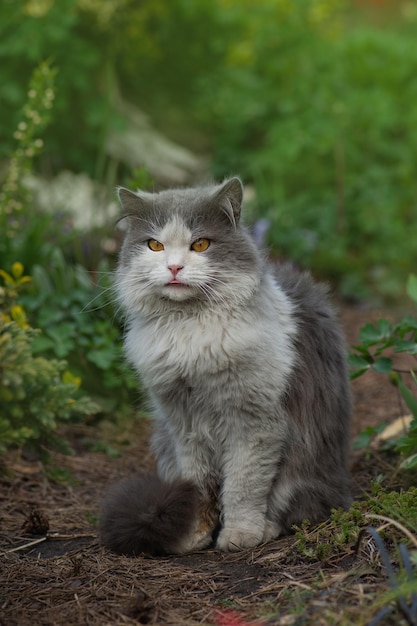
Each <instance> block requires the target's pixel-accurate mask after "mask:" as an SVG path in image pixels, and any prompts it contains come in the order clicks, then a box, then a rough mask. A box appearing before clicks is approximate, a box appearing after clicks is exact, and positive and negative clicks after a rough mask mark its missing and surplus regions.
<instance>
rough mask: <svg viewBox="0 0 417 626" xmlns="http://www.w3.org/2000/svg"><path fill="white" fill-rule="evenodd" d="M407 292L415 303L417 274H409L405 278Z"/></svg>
mask: <svg viewBox="0 0 417 626" xmlns="http://www.w3.org/2000/svg"><path fill="white" fill-rule="evenodd" d="M406 289H407V294H408V295H409V296H410V298H411V299H412V300H413V301H414V302H415V303H416V304H417V276H416V275H415V274H410V276H409V277H408V280H407V286H406Z"/></svg>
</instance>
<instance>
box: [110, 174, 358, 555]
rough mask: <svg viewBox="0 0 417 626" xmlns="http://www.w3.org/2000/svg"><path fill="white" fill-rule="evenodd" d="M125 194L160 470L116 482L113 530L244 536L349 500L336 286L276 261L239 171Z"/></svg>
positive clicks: (132, 320)
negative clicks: (264, 249) (246, 216)
mask: <svg viewBox="0 0 417 626" xmlns="http://www.w3.org/2000/svg"><path fill="white" fill-rule="evenodd" d="M119 198H120V201H121V204H122V207H123V216H124V217H125V218H126V221H127V231H126V235H125V240H124V244H123V247H122V250H121V254H120V261H119V266H118V270H117V292H118V298H119V301H120V303H121V304H122V306H123V308H124V310H125V312H126V318H127V333H126V338H125V347H126V352H127V356H128V359H129V361H130V362H131V363H132V364H133V366H134V367H135V368H136V370H137V371H138V373H139V374H140V377H141V379H142V381H143V383H144V385H145V387H146V388H147V389H148V391H149V395H150V399H151V402H152V407H153V414H154V418H155V421H154V433H153V438H152V448H153V451H154V453H155V456H156V460H157V473H158V477H154V476H153V477H152V476H150V477H146V476H145V477H144V476H139V477H134V478H130V479H127V480H125V481H122V482H121V483H120V484H118V485H115V486H114V487H113V488H111V489H110V491H109V493H108V495H107V499H106V500H105V502H104V506H103V511H102V517H101V539H102V542H103V544H104V545H106V546H107V547H109V548H111V549H113V550H115V551H116V552H119V553H124V554H138V553H140V552H142V551H144V552H150V553H152V554H169V553H183V552H188V551H192V550H196V549H200V548H204V547H206V546H208V545H210V543H211V542H212V541H213V537H214V540H215V545H216V547H217V548H219V549H220V550H226V551H233V550H239V549H244V548H251V547H253V546H257V545H259V544H261V543H263V542H266V541H270V540H272V539H275V538H276V537H278V536H279V535H281V534H284V533H287V532H289V531H290V529H291V526H292V525H293V524H297V523H298V524H299V523H301V522H302V521H303V520H304V519H306V518H307V519H310V520H311V521H313V522H316V521H321V520H323V519H325V518H326V517H327V516H328V515H329V513H330V510H331V509H332V508H334V507H347V506H349V504H350V494H349V473H348V469H347V458H348V447H349V445H348V442H349V422H350V412H351V400H350V393H349V384H348V377H347V368H346V361H345V349H344V344H343V339H342V336H341V333H340V330H339V327H338V324H337V321H336V317H335V314H334V312H333V310H332V308H331V307H330V306H329V303H328V297H327V288H326V287H324V286H323V285H317V284H314V283H313V281H312V280H311V278H310V276H309V274H307V273H298V272H294V271H293V270H292V269H291V268H289V267H288V266H284V267H281V268H278V269H274V268H272V267H271V266H269V265H268V264H267V262H266V260H265V258H264V255H263V254H262V253H261V252H260V251H259V250H258V249H257V248H256V246H255V244H254V242H253V240H252V238H251V236H250V235H249V233H248V231H247V229H246V228H245V227H244V226H243V225H242V224H241V222H240V214H241V204H242V184H241V182H240V180H239V179H238V178H232V179H230V180H227V181H225V182H224V183H223V184H220V185H208V186H202V187H196V188H191V189H175V190H168V191H162V192H160V193H155V194H151V193H144V192H137V193H133V192H132V191H128V190H127V189H120V190H119Z"/></svg>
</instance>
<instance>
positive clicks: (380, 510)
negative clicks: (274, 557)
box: [295, 482, 417, 561]
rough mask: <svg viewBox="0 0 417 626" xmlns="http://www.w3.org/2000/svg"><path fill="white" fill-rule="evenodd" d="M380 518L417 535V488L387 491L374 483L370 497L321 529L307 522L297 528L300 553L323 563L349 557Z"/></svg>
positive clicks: (339, 513)
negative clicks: (341, 556) (367, 528)
mask: <svg viewBox="0 0 417 626" xmlns="http://www.w3.org/2000/svg"><path fill="white" fill-rule="evenodd" d="M380 516H384V518H386V519H387V520H391V521H392V522H393V523H394V524H395V522H398V523H399V524H401V525H403V526H404V527H405V528H407V529H409V530H411V531H412V532H414V533H415V532H416V531H417V488H416V487H410V488H409V489H406V490H401V491H399V492H398V491H387V490H386V489H385V488H384V487H383V486H382V485H380V484H379V483H377V482H375V483H373V484H372V493H371V494H370V495H369V497H368V498H366V499H365V500H363V501H360V502H355V503H354V504H353V505H352V506H351V508H350V509H349V510H348V511H344V510H343V509H336V510H334V511H333V512H332V514H331V517H330V519H329V520H327V521H326V522H323V523H322V524H320V525H319V526H312V525H311V524H310V523H309V522H304V523H303V524H302V526H301V527H297V528H296V529H295V530H296V537H297V539H298V543H297V550H298V552H299V553H300V554H302V555H303V556H305V557H307V558H308V559H313V560H319V561H324V560H327V559H328V558H330V557H334V556H337V555H341V554H346V553H347V552H349V551H352V550H353V549H354V546H355V544H356V542H357V540H358V537H359V533H360V532H361V530H362V529H363V528H365V527H366V526H369V525H370V524H372V523H374V522H375V521H377V520H378V519H379V518H380ZM393 527H394V526H393ZM402 538H403V537H402Z"/></svg>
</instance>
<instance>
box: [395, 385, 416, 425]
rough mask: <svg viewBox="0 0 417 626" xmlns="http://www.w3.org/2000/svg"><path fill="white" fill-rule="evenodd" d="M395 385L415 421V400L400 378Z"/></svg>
mask: <svg viewBox="0 0 417 626" xmlns="http://www.w3.org/2000/svg"><path fill="white" fill-rule="evenodd" d="M397 384H398V387H399V389H400V391H401V395H402V397H403V398H404V401H405V403H406V405H407V406H408V408H409V409H410V411H411V413H412V414H413V416H414V419H416V420H417V398H415V396H414V395H413V394H412V393H411V391H410V390H409V388H408V387H407V385H405V384H404V381H403V380H402V378H401V377H399V378H398V382H397Z"/></svg>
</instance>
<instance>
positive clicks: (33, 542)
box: [3, 536, 48, 554]
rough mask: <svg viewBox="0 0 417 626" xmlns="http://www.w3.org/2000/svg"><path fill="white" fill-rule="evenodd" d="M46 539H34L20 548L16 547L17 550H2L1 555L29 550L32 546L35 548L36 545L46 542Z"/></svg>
mask: <svg viewBox="0 0 417 626" xmlns="http://www.w3.org/2000/svg"><path fill="white" fill-rule="evenodd" d="M47 539H48V537H46V536H45V537H40V538H39V539H34V540H33V541H30V542H29V543H24V544H23V545H22V546H17V548H10V549H9V550H4V551H3V554H9V552H18V551H19V550H26V548H31V547H32V546H36V545H37V544H38V543H42V542H43V541H46V540H47Z"/></svg>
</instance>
